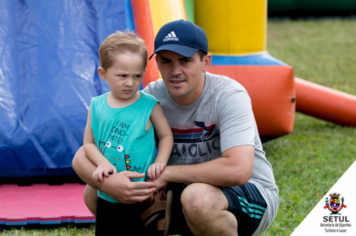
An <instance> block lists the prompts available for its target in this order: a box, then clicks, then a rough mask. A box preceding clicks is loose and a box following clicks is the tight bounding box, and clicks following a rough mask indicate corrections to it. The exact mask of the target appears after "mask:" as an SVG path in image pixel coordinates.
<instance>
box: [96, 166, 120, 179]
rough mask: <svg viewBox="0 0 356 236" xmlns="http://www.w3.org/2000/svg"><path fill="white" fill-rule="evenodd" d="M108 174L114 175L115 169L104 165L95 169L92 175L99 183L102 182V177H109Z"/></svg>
mask: <svg viewBox="0 0 356 236" xmlns="http://www.w3.org/2000/svg"><path fill="white" fill-rule="evenodd" d="M109 173H110V174H116V173H117V171H116V168H115V166H113V165H111V164H109V163H105V164H102V165H100V166H98V167H97V168H96V170H95V171H94V173H93V177H94V179H96V180H97V181H99V182H101V183H102V182H104V177H109Z"/></svg>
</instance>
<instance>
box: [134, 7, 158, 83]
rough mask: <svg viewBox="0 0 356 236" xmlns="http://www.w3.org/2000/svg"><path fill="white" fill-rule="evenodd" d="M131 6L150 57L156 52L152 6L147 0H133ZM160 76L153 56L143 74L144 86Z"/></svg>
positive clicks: (137, 29) (137, 28) (137, 32)
mask: <svg viewBox="0 0 356 236" xmlns="http://www.w3.org/2000/svg"><path fill="white" fill-rule="evenodd" d="M131 6H132V9H133V19H134V22H135V31H136V34H137V35H138V36H139V37H140V38H142V39H143V40H145V43H146V47H147V53H148V57H150V56H151V54H152V53H153V52H154V34H153V25H152V19H151V11H150V6H149V4H148V1H147V0H131ZM158 77H159V73H158V68H157V63H156V61H155V58H154V57H153V58H152V59H151V60H149V61H148V63H147V71H146V72H145V75H144V76H143V81H142V88H144V87H146V86H147V85H148V84H149V83H150V82H152V81H156V80H157V78H158Z"/></svg>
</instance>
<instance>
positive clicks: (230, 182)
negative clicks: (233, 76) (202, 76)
mask: <svg viewBox="0 0 356 236" xmlns="http://www.w3.org/2000/svg"><path fill="white" fill-rule="evenodd" d="M230 85H233V84H230ZM216 102H218V104H216V107H217V108H218V109H217V112H218V114H217V116H218V123H219V130H220V144H221V145H220V146H221V149H222V151H223V152H222V156H221V157H220V158H217V159H214V160H212V161H208V162H204V163H200V164H194V165H179V166H168V167H166V169H165V170H164V171H163V173H162V178H161V179H160V180H159V181H157V182H156V184H157V187H160V184H163V183H162V182H181V183H207V184H211V185H215V186H235V185H244V184H245V183H247V181H248V180H249V179H250V178H251V176H252V172H253V164H254V156H255V147H254V144H255V142H254V138H255V129H254V116H253V112H252V107H251V100H250V98H249V96H248V94H247V92H245V91H244V90H243V89H240V88H238V89H230V90H229V92H226V93H224V94H223V95H222V97H221V98H220V99H219V100H217V101H216ZM160 182H161V183H160Z"/></svg>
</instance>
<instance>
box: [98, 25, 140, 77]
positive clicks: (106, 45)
mask: <svg viewBox="0 0 356 236" xmlns="http://www.w3.org/2000/svg"><path fill="white" fill-rule="evenodd" d="M127 51H129V52H132V53H139V54H140V55H141V56H142V59H143V62H144V66H145V67H144V68H146V65H147V48H146V45H145V42H144V41H143V39H141V38H139V37H138V36H137V35H136V34H135V33H133V32H121V31H117V32H116V33H114V34H112V35H109V37H107V38H106V39H105V40H104V42H102V44H101V45H100V48H99V60H100V65H101V67H102V68H103V69H104V70H105V71H106V70H107V69H108V68H110V67H111V66H112V64H113V63H114V56H115V54H116V53H117V52H121V53H124V52H127Z"/></svg>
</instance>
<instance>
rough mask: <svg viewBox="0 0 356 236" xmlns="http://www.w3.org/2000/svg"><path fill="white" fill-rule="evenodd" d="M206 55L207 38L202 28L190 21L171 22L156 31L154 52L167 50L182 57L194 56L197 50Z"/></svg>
mask: <svg viewBox="0 0 356 236" xmlns="http://www.w3.org/2000/svg"><path fill="white" fill-rule="evenodd" d="M199 49H200V50H202V51H204V52H206V53H208V38H207V37H206V34H205V32H204V30H203V29H202V28H200V27H199V26H197V25H195V24H193V23H191V22H190V21H185V20H177V21H172V22H169V23H167V24H165V25H164V26H162V28H161V29H160V30H159V31H158V33H157V36H156V39H155V51H154V52H153V54H152V55H151V56H150V58H149V59H151V58H152V57H153V55H154V54H155V53H157V52H159V51H163V50H168V51H172V52H175V53H178V54H180V55H182V56H184V57H192V56H194V55H195V54H196V53H197V52H198V50H199Z"/></svg>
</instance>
